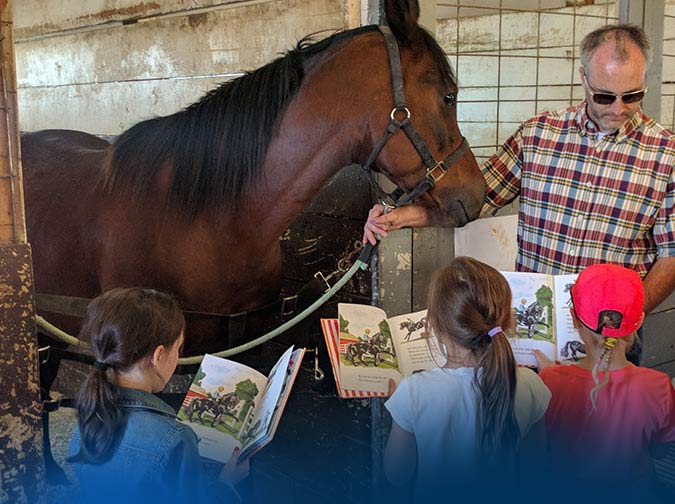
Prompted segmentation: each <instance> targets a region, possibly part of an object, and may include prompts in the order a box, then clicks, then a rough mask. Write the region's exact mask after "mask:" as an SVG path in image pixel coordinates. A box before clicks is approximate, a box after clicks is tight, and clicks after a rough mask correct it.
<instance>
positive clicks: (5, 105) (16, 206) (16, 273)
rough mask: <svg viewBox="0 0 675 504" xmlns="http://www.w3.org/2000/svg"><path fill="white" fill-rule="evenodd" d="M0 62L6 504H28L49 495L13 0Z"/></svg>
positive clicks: (2, 5)
mask: <svg viewBox="0 0 675 504" xmlns="http://www.w3.org/2000/svg"><path fill="white" fill-rule="evenodd" d="M0 57H1V61H0V304H1V305H2V316H1V317H0V483H1V486H0V502H3V503H4V502H12V503H20V504H23V503H34V502H42V500H43V498H44V461H43V458H42V417H41V412H42V406H41V403H40V386H39V379H38V361H37V338H36V334H35V324H34V321H33V316H34V314H35V302H34V294H33V274H32V261H31V253H30V246H29V245H28V243H27V240H26V225H25V214H24V204H23V185H22V176H21V159H20V144H19V141H20V140H19V127H18V117H17V92H16V73H15V63H14V33H13V24H12V0H0Z"/></svg>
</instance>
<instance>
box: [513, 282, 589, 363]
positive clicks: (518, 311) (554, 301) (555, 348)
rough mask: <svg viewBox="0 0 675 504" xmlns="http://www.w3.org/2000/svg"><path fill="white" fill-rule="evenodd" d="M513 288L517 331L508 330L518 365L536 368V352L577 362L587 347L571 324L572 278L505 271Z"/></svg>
mask: <svg viewBox="0 0 675 504" xmlns="http://www.w3.org/2000/svg"><path fill="white" fill-rule="evenodd" d="M501 274H502V275H504V277H505V278H506V280H507V281H508V283H509V286H510V287H511V294H512V305H513V314H514V318H515V322H516V326H515V330H514V331H509V332H507V333H506V335H507V336H508V337H509V342H510V343H511V348H512V349H513V354H514V356H515V358H516V361H517V362H518V364H521V365H524V366H536V365H537V361H536V359H535V358H534V354H533V350H541V351H542V352H543V353H544V354H545V355H546V356H547V357H548V358H549V359H551V360H560V361H562V360H578V359H579V358H581V357H583V356H584V355H585V348H584V345H583V343H582V342H581V339H580V337H579V334H578V332H577V330H576V329H575V328H574V324H573V323H572V315H571V314H570V308H571V307H572V297H571V294H570V289H571V288H572V285H574V282H575V280H576V278H577V276H578V275H577V274H572V275H546V274H541V273H525V272H511V271H502V272H501Z"/></svg>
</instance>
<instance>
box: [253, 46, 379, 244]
mask: <svg viewBox="0 0 675 504" xmlns="http://www.w3.org/2000/svg"><path fill="white" fill-rule="evenodd" d="M373 40H376V41H377V42H376V44H375V48H373V47H371V46H372V45H373V43H372V42H373ZM364 51H366V52H367V54H368V55H370V56H371V57H369V58H368V57H365V56H364V55H363V52H364ZM315 58H317V59H314V60H313V61H311V62H310V63H309V64H308V66H307V68H306V75H305V78H304V80H303V84H302V86H301V88H300V90H299V91H298V94H297V95H296V97H295V98H294V99H293V101H292V102H291V103H290V104H289V106H288V109H287V110H286V113H285V114H284V116H283V118H282V119H281V121H280V124H279V127H278V133H277V134H276V135H275V137H274V138H273V139H272V142H271V143H270V146H269V149H268V152H267V157H266V159H265V163H264V166H263V177H262V180H263V182H262V183H261V185H260V188H259V191H258V192H257V195H256V196H251V197H253V198H257V201H258V202H257V206H258V207H259V205H260V202H261V201H262V202H263V204H266V205H267V207H268V208H270V209H272V208H273V209H274V211H273V212H268V214H267V219H266V220H265V222H263V223H262V226H263V227H264V228H266V230H267V231H268V232H269V234H270V235H274V236H279V235H281V234H282V233H283V232H284V231H285V230H286V229H287V228H288V226H289V225H290V223H291V222H292V221H293V219H294V218H295V217H296V216H297V215H298V214H299V213H300V212H301V211H302V209H303V208H304V207H305V206H307V205H308V204H309V203H310V202H311V201H312V199H313V198H314V197H315V196H316V194H317V193H318V192H319V190H320V189H321V187H322V186H323V185H324V183H325V182H326V181H327V180H328V179H329V178H330V177H331V176H333V175H334V174H335V173H336V172H338V171H339V170H340V169H341V168H343V167H345V166H348V165H350V164H352V163H354V162H361V163H363V162H364V161H365V158H366V157H367V155H368V153H369V152H370V150H371V149H372V141H371V140H369V131H370V129H371V128H372V125H371V124H370V118H371V116H375V117H377V118H378V119H382V120H383V121H384V123H385V124H386V120H387V118H388V113H389V110H390V108H391V97H390V93H391V91H389V66H388V60H387V53H386V49H385V47H384V44H383V42H382V39H381V36H380V35H379V34H377V33H369V34H363V35H359V36H357V37H354V39H350V40H348V41H345V42H344V43H343V44H341V45H340V47H338V48H337V49H335V50H333V51H330V52H329V54H327V55H323V58H321V55H318V56H315ZM345 61H347V62H350V63H349V65H345V63H344V62H345ZM345 68H349V72H347V71H346V70H345ZM363 75H369V79H368V81H367V82H368V85H369V86H370V87H371V88H376V89H370V90H367V89H364V88H365V87H366V86H365V83H366V81H364V79H363V77H362V76H363ZM378 76H379V77H378ZM382 97H383V98H382ZM378 101H382V102H383V103H382V104H380V103H378ZM378 107H380V108H381V109H382V110H381V112H376V113H373V109H374V108H375V109H376V110H379V109H378ZM380 116H381V117H380ZM249 204H251V205H256V202H255V201H252V200H249Z"/></svg>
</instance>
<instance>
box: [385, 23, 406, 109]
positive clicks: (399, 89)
mask: <svg viewBox="0 0 675 504" xmlns="http://www.w3.org/2000/svg"><path fill="white" fill-rule="evenodd" d="M379 28H380V31H381V32H382V35H383V36H384V41H385V43H386V44H387V55H388V56H389V73H390V75H391V89H392V91H393V92H394V107H395V108H397V109H403V108H405V107H406V101H405V90H404V88H403V77H402V76H403V70H402V68H401V54H400V53H399V50H398V42H397V41H396V37H394V34H393V33H392V32H391V29H390V28H389V27H388V26H386V25H382V26H380V27H379Z"/></svg>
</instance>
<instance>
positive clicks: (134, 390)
mask: <svg viewBox="0 0 675 504" xmlns="http://www.w3.org/2000/svg"><path fill="white" fill-rule="evenodd" d="M184 328H185V320H184V318H183V314H182V312H181V311H180V308H179V307H178V304H177V303H176V302H175V301H174V300H173V299H172V298H171V297H170V296H169V295H167V294H164V293H161V292H158V291H155V290H150V289H140V288H132V289H113V290H111V291H108V292H106V293H105V294H103V295H101V296H99V297H97V298H96V299H94V300H93V301H92V303H91V304H90V306H89V308H88V310H87V316H86V318H85V321H84V325H83V327H82V330H81V332H80V337H81V338H82V339H86V340H89V342H90V344H91V349H92V352H93V353H94V356H95V358H96V363H95V365H94V369H93V371H92V372H91V373H90V375H89V376H88V377H87V378H86V380H85V382H84V383H83V385H82V389H81V391H80V395H79V397H78V408H77V413H78V428H77V429H75V432H74V434H73V438H72V441H71V445H70V457H69V461H70V462H71V463H72V464H73V467H74V470H75V473H76V475H77V476H78V480H79V482H80V494H81V501H82V502H96V503H99V502H115V503H121V502H123V503H136V502H144V503H146V502H161V503H162V504H166V503H173V502H176V503H179V502H180V503H182V504H185V503H188V502H189V503H192V502H199V503H202V502H232V501H233V500H238V496H237V494H236V492H235V491H234V489H233V488H232V487H231V486H230V485H231V484H232V483H236V482H237V481H239V480H241V479H243V478H244V477H246V475H247V474H248V462H247V461H244V462H242V463H241V464H238V463H237V460H236V454H235V456H234V457H233V460H231V461H230V462H229V463H228V464H226V465H225V466H224V467H223V469H222V471H221V472H220V474H219V475H218V477H217V478H216V479H214V480H211V479H210V478H209V477H208V476H207V474H206V470H205V467H204V466H203V465H202V461H201V459H200V457H199V452H198V449H197V442H198V439H197V436H196V434H195V433H194V431H192V429H190V427H188V426H186V425H184V424H182V423H181V422H179V421H178V418H177V417H176V414H175V412H174V411H173V409H172V408H171V407H170V406H169V405H168V404H166V403H165V402H164V401H162V400H161V399H159V398H158V397H156V396H155V395H153V393H156V392H160V391H162V390H163V389H164V387H165V386H166V384H167V382H168V381H169V379H170V378H171V376H172V375H173V373H174V371H175V369H176V365H177V362H178V356H179V354H180V350H181V347H182V345H183V330H184Z"/></svg>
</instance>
